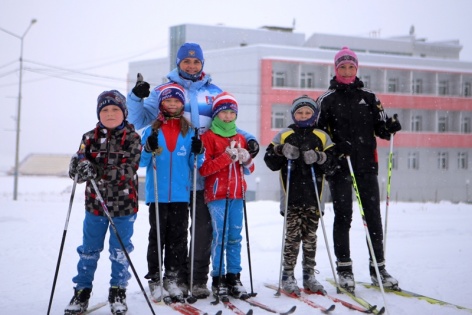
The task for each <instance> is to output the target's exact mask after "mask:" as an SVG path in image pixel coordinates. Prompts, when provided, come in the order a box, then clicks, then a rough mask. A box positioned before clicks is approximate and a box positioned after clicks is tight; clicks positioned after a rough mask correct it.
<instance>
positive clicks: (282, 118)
mask: <svg viewBox="0 0 472 315" xmlns="http://www.w3.org/2000/svg"><path fill="white" fill-rule="evenodd" d="M287 108H288V107H287V106H281V105H275V106H272V125H271V128H272V129H280V128H284V127H286V126H287V122H286V115H287Z"/></svg>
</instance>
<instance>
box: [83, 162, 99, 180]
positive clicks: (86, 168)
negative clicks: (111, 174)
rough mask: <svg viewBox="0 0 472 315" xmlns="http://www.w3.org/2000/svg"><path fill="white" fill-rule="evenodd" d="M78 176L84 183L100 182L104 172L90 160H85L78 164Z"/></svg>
mask: <svg viewBox="0 0 472 315" xmlns="http://www.w3.org/2000/svg"><path fill="white" fill-rule="evenodd" d="M77 174H78V175H79V178H80V179H81V180H82V181H87V180H91V179H94V180H100V179H101V177H102V174H103V170H102V169H101V168H100V167H99V166H98V165H96V164H95V163H92V162H90V161H89V160H83V161H80V162H79V164H77Z"/></svg>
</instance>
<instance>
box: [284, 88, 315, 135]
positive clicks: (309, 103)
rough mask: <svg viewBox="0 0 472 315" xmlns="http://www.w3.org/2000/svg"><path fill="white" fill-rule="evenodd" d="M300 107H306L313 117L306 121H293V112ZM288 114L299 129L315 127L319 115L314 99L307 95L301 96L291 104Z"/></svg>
mask: <svg viewBox="0 0 472 315" xmlns="http://www.w3.org/2000/svg"><path fill="white" fill-rule="evenodd" d="M302 107H308V108H310V109H311V110H312V111H313V116H311V118H310V119H308V120H303V121H298V120H295V112H296V111H297V110H298V109H299V108H302ZM290 113H291V114H292V119H293V122H294V123H295V124H296V125H297V126H298V127H301V128H305V127H310V126H314V125H316V123H317V122H318V116H319V115H320V107H319V106H318V104H317V103H316V101H315V100H314V99H312V98H311V97H309V96H308V95H302V96H300V97H298V98H296V99H294V100H293V102H292V108H291V109H290Z"/></svg>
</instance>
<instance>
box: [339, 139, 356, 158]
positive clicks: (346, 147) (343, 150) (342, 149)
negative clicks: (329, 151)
mask: <svg viewBox="0 0 472 315" xmlns="http://www.w3.org/2000/svg"><path fill="white" fill-rule="evenodd" d="M335 150H336V153H337V154H336V155H338V156H339V157H341V156H343V155H344V156H347V155H351V153H352V145H351V143H350V142H349V141H343V142H339V143H336V146H335Z"/></svg>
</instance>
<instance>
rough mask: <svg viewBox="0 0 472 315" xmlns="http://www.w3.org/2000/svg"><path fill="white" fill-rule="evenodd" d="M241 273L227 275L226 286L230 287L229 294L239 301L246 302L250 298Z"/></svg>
mask: <svg viewBox="0 0 472 315" xmlns="http://www.w3.org/2000/svg"><path fill="white" fill-rule="evenodd" d="M240 276H241V274H240V273H227V274H226V285H227V286H228V291H229V294H231V295H232V296H234V297H235V298H237V299H241V300H246V299H248V298H249V297H250V296H249V294H247V291H246V289H245V288H244V286H243V284H242V283H241V280H240Z"/></svg>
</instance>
